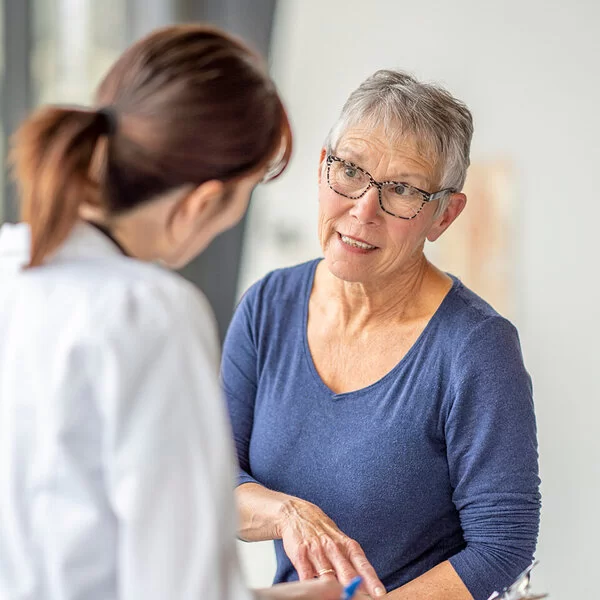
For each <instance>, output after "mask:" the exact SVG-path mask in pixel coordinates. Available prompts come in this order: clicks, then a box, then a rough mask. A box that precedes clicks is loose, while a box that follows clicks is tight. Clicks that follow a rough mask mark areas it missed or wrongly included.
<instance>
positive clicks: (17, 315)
mask: <svg viewBox="0 0 600 600" xmlns="http://www.w3.org/2000/svg"><path fill="white" fill-rule="evenodd" d="M28 244H29V229H28V227H27V226H26V225H16V226H14V225H12V226H11V225H4V226H3V227H2V228H1V229H0V599H1V600H34V599H35V600H42V599H43V600H112V599H117V598H118V599H121V600H155V599H156V600H205V599H206V600H229V599H231V600H234V599H235V600H245V599H247V598H250V597H251V596H250V593H249V592H248V591H247V590H246V588H245V587H244V585H243V582H242V577H241V573H240V568H239V563H238V557H237V554H236V548H235V524H236V517H235V509H234V500H233V481H234V479H233V477H234V469H233V464H234V461H233V452H232V447H231V442H230V435H229V426H228V423H227V418H226V414H225V409H224V405H223V402H222V400H221V394H220V389H219V383H218V376H217V368H218V365H217V363H218V344H217V338H216V334H215V326H214V322H213V319H212V315H211V312H210V310H209V308H208V305H207V302H206V301H205V299H204V297H203V296H202V295H201V294H200V293H199V292H198V291H197V290H196V289H195V288H194V287H193V286H192V285H191V284H189V283H188V282H186V281H185V280H183V279H182V278H180V277H179V276H177V275H175V274H173V273H170V272H168V271H166V270H164V269H162V268H160V267H158V266H155V265H151V264H146V263H143V262H140V261H137V260H133V259H130V258H126V257H125V256H123V255H122V254H121V253H120V252H119V250H118V249H117V248H116V246H115V245H114V244H113V243H112V242H111V241H110V239H108V238H107V237H105V236H104V235H103V234H102V233H100V232H98V231H97V230H95V229H94V228H92V227H91V226H89V225H87V224H83V223H80V224H78V225H77V227H76V228H75V230H74V231H73V233H72V234H71V236H70V237H69V239H68V240H67V242H66V243H65V244H64V245H63V247H62V248H61V249H60V250H59V252H58V253H57V254H56V255H55V256H54V257H53V259H52V260H51V261H49V263H48V264H47V265H46V266H44V267H42V268H36V269H33V270H31V271H22V270H21V268H20V267H21V266H22V265H23V264H24V263H25V262H26V260H27V254H28Z"/></svg>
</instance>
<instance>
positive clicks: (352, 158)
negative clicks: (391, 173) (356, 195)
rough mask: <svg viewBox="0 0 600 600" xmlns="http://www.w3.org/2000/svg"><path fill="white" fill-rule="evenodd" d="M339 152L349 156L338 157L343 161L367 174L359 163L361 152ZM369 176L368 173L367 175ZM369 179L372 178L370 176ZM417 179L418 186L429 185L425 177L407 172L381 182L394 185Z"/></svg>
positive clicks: (361, 157)
mask: <svg viewBox="0 0 600 600" xmlns="http://www.w3.org/2000/svg"><path fill="white" fill-rule="evenodd" d="M341 152H343V153H344V155H345V156H349V158H348V159H346V158H343V157H341V156H340V158H343V160H348V161H349V162H351V163H354V164H355V165H356V166H357V167H360V168H361V169H363V171H367V173H368V172H369V171H368V170H367V169H365V168H364V167H363V166H362V164H361V162H363V160H364V159H365V156H364V154H362V153H361V152H356V151H354V150H343V149H342V150H341ZM369 175H370V173H369ZM371 177H373V176H372V175H371ZM411 178H412V179H418V180H419V182H420V183H419V185H421V184H424V185H425V186H428V185H430V182H429V180H428V179H426V178H425V177H423V175H420V174H419V173H411V172H407V173H401V174H399V175H396V176H395V177H392V178H389V177H388V178H387V179H385V180H383V181H394V182H396V183H408V181H406V179H411Z"/></svg>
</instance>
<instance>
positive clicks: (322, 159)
mask: <svg viewBox="0 0 600 600" xmlns="http://www.w3.org/2000/svg"><path fill="white" fill-rule="evenodd" d="M326 156H327V149H326V148H321V154H320V155H319V172H318V174H317V178H318V181H319V183H321V177H322V176H323V162H324V160H325V157H326Z"/></svg>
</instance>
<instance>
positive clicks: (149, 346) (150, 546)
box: [97, 282, 251, 600]
mask: <svg viewBox="0 0 600 600" xmlns="http://www.w3.org/2000/svg"><path fill="white" fill-rule="evenodd" d="M117 305H118V306H116V307H115V308H114V312H115V313H118V314H115V315H113V316H114V319H108V321H113V322H115V323H118V324H121V325H120V326H119V327H115V328H114V331H113V330H111V328H110V327H109V328H108V329H107V331H106V332H105V337H104V339H103V340H102V351H101V353H100V355H101V362H102V365H101V368H100V370H99V372H98V373H97V376H99V377H102V378H103V386H102V390H103V393H102V396H101V397H100V398H99V400H98V402H99V404H100V405H101V412H102V413H103V420H104V431H105V435H104V440H103V448H104V461H105V465H106V478H107V482H106V484H107V489H108V501H109V503H110V505H111V507H112V510H113V511H114V514H115V518H116V519H117V531H118V550H117V551H118V565H119V573H118V587H119V593H120V595H119V598H122V599H123V600H139V599H141V598H143V599H144V600H155V599H156V600H164V599H165V598H177V599H178V600H201V599H203V598H207V599H214V598H220V599H221V598H222V599H225V600H229V599H231V600H233V599H235V600H240V599H246V598H250V597H251V596H250V593H249V592H248V590H247V589H246V588H245V586H244V584H243V581H242V577H241V573H240V568H239V563H238V557H237V554H236V546H235V531H236V516H235V509H234V501H233V492H232V490H233V481H234V468H233V451H232V447H231V442H230V440H231V436H230V430H229V425H228V421H227V418H226V414H225V407H224V403H223V400H222V397H221V392H220V387H219V382H218V345H217V338H216V331H215V326H214V322H213V320H212V314H211V313H210V310H209V309H208V306H207V303H206V301H205V300H204V298H203V297H202V296H200V295H199V294H198V292H197V291H196V290H195V289H192V288H191V286H189V287H188V286H187V285H184V284H183V282H181V284H179V285H172V286H170V287H166V288H165V287H164V286H163V287H162V288H161V287H157V289H147V287H144V288H142V289H136V290H133V291H132V292H131V293H129V294H128V296H127V297H126V298H124V299H123V301H122V302H120V303H117ZM123 323H126V324H127V326H126V328H125V330H123V325H122V324H123ZM119 329H120V330H119Z"/></svg>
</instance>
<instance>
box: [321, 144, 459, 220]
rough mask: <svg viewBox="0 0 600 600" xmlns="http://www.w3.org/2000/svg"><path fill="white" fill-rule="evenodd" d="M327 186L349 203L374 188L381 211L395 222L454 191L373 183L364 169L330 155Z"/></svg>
mask: <svg viewBox="0 0 600 600" xmlns="http://www.w3.org/2000/svg"><path fill="white" fill-rule="evenodd" d="M327 184H328V185H329V187H330V188H331V189H332V190H333V191H334V192H335V193H336V194H339V195H340V196H344V197H346V198H351V199H353V200H358V199H359V198H362V197H363V196H364V195H365V194H366V193H367V192H368V191H369V189H370V188H371V187H373V186H375V187H376V188H377V191H378V192H379V206H381V209H382V210H383V211H385V212H386V213H387V214H388V215H392V216H393V217H397V218H398V219H414V218H415V217H416V216H417V215H418V214H419V213H420V212H421V210H422V208H423V207H424V206H425V204H426V203H427V202H433V201H434V200H439V199H440V198H442V197H443V196H444V195H445V194H448V193H452V192H454V191H456V190H454V189H452V188H446V189H444V190H440V191H439V192H433V193H432V192H426V191H425V190H421V189H419V188H417V187H414V186H413V185H409V184H408V183H403V182H401V181H375V179H373V177H372V176H371V174H370V173H368V172H367V171H365V170H364V169H361V168H360V167H359V166H357V165H355V164H354V163H351V162H348V161H346V160H343V159H342V158H339V157H337V156H333V155H332V154H329V155H327Z"/></svg>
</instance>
